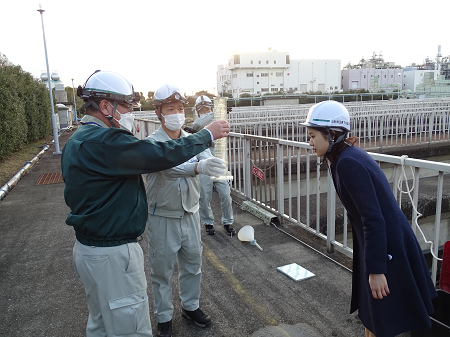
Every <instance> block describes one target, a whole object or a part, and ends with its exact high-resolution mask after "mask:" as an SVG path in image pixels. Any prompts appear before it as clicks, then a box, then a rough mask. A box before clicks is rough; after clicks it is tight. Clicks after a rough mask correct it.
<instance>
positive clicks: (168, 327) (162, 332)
mask: <svg viewBox="0 0 450 337" xmlns="http://www.w3.org/2000/svg"><path fill="white" fill-rule="evenodd" d="M156 337H172V320H170V321H168V322H164V323H158V332H157V335H156Z"/></svg>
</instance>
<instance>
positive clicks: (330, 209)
mask: <svg viewBox="0 0 450 337" xmlns="http://www.w3.org/2000/svg"><path fill="white" fill-rule="evenodd" d="M327 172H328V173H327V252H328V253H334V245H333V244H332V241H335V239H336V237H335V233H336V228H335V226H336V221H335V220H336V219H335V218H336V192H335V190H334V185H333V180H332V178H331V174H330V171H329V170H327Z"/></svg>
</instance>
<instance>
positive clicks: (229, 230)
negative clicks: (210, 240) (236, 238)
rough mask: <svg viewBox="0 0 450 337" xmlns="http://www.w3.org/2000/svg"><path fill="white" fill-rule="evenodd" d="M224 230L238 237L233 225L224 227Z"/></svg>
mask: <svg viewBox="0 0 450 337" xmlns="http://www.w3.org/2000/svg"><path fill="white" fill-rule="evenodd" d="M223 228H225V230H226V231H227V233H228V235H230V236H233V235H236V231H235V230H234V228H233V226H231V225H223Z"/></svg>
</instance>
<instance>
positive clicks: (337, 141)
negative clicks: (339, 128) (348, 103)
mask: <svg viewBox="0 0 450 337" xmlns="http://www.w3.org/2000/svg"><path fill="white" fill-rule="evenodd" d="M325 130H327V132H328V143H329V146H328V150H327V153H330V152H331V149H332V148H333V146H334V145H336V144H337V143H340V142H341V141H342V140H343V139H344V138H345V137H346V136H347V132H344V133H343V134H342V135H340V136H339V137H338V138H337V139H336V140H334V139H333V137H331V129H330V128H325Z"/></svg>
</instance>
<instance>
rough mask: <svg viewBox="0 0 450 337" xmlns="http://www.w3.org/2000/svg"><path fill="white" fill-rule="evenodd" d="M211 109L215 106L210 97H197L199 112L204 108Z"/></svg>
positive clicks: (196, 104) (196, 103) (196, 107)
mask: <svg viewBox="0 0 450 337" xmlns="http://www.w3.org/2000/svg"><path fill="white" fill-rule="evenodd" d="M205 106H206V107H209V108H211V109H212V107H213V104H212V102H211V100H210V99H209V97H208V96H206V95H200V96H198V97H197V100H196V101H195V110H196V111H197V112H199V111H200V110H201V109H202V108H203V107H205Z"/></svg>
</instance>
